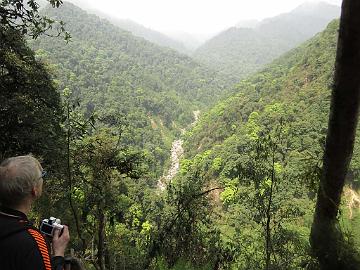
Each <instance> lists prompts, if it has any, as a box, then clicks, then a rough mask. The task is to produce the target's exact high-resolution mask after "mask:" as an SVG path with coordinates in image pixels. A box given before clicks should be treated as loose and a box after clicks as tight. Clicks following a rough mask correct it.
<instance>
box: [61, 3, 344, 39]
mask: <svg viewBox="0 0 360 270" xmlns="http://www.w3.org/2000/svg"><path fill="white" fill-rule="evenodd" d="M68 1H70V2H75V3H76V2H77V3H79V2H83V3H85V2H86V5H88V7H89V8H92V9H98V10H100V11H102V12H104V13H107V14H109V15H111V16H114V17H118V18H124V19H131V20H133V21H135V22H138V23H140V24H142V25H144V26H146V27H149V28H151V29H154V30H158V31H161V32H178V31H179V32H188V33H197V34H199V33H203V34H209V33H214V32H218V31H221V30H223V29H225V28H228V27H230V26H233V25H235V24H236V23H237V22H239V21H241V20H248V19H263V18H266V17H272V16H275V15H278V14H280V13H284V12H288V11H290V10H292V9H294V8H295V7H297V6H298V5H300V4H302V3H304V2H305V0H86V1H85V0H68ZM313 1H314V0H310V1H309V2H313ZM325 2H329V3H332V4H336V5H340V4H341V0H325Z"/></svg>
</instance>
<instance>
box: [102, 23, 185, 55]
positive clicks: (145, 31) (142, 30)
mask: <svg viewBox="0 0 360 270" xmlns="http://www.w3.org/2000/svg"><path fill="white" fill-rule="evenodd" d="M108 20H109V21H110V22H111V23H113V24H114V25H116V26H119V27H120V28H122V29H124V30H127V31H129V32H131V33H132V34H133V35H134V36H137V37H142V38H144V39H146V40H148V41H150V42H153V43H155V44H157V45H160V46H164V47H169V48H172V49H174V50H176V51H178V52H180V53H185V54H189V53H190V51H189V50H188V49H187V48H186V47H185V45H184V44H183V43H181V42H180V41H177V40H174V39H172V38H170V37H168V36H166V35H164V34H162V33H160V32H157V31H155V30H152V29H150V28H147V27H145V26H143V25H141V24H138V23H136V22H134V21H132V20H128V19H123V20H122V19H116V18H111V17H109V18H108Z"/></svg>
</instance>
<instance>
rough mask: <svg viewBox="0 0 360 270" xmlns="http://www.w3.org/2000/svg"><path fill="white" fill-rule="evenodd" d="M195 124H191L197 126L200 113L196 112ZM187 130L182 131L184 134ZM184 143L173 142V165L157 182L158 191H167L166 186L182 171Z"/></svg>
mask: <svg viewBox="0 0 360 270" xmlns="http://www.w3.org/2000/svg"><path fill="white" fill-rule="evenodd" d="M193 114H194V122H193V123H192V124H191V126H193V125H195V124H196V122H197V120H198V119H199V115H200V111H194V112H193ZM184 132H185V130H183V131H182V133H184ZM182 144H183V141H182V140H180V139H178V140H175V141H173V143H172V146H171V156H170V160H171V164H170V168H169V170H168V171H167V173H166V174H165V175H163V176H162V177H160V179H159V180H158V182H157V187H158V189H160V190H161V191H162V190H165V189H166V186H167V185H168V184H169V183H170V182H171V180H172V179H173V178H174V177H175V175H176V174H177V173H178V171H179V169H180V158H181V156H182V155H183V153H184V148H183V147H182Z"/></svg>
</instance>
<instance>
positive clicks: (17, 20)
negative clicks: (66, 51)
mask: <svg viewBox="0 0 360 270" xmlns="http://www.w3.org/2000/svg"><path fill="white" fill-rule="evenodd" d="M47 2H49V3H50V4H51V6H52V7H54V8H55V7H56V8H58V7H59V6H60V5H61V4H62V0H47ZM39 8H40V6H39V4H38V3H37V1H34V0H28V1H27V2H26V3H24V0H3V1H1V2H0V24H1V25H2V26H3V27H4V28H5V29H12V30H16V31H19V32H20V33H21V34H23V35H25V34H27V35H29V36H30V37H32V38H34V39H36V38H37V37H38V36H40V35H41V34H44V33H45V32H46V31H47V30H50V29H53V26H54V24H55V21H54V20H52V19H50V18H48V17H46V16H42V15H40V14H39ZM64 25H65V24H64V22H62V21H60V22H58V25H57V29H56V31H57V34H56V35H57V36H59V35H62V34H63V35H64V38H65V40H69V39H70V34H69V33H68V32H66V31H65V28H64Z"/></svg>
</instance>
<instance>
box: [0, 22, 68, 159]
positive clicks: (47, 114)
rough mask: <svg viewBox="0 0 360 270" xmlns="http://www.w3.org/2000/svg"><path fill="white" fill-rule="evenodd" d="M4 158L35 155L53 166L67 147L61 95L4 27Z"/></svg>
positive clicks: (0, 85)
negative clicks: (62, 126) (64, 135)
mask: <svg viewBox="0 0 360 270" xmlns="http://www.w3.org/2000/svg"><path fill="white" fill-rule="evenodd" d="M0 100H1V108H0V137H1V142H0V158H4V157H6V156H11V155H19V154H24V153H33V154H35V155H37V156H41V157H44V158H45V160H44V161H45V163H47V164H49V163H50V160H52V161H51V163H53V162H54V161H55V160H60V159H57V158H59V155H60V154H61V149H62V145H63V141H62V139H63V137H62V135H63V134H62V129H61V127H60V122H61V119H62V110H61V105H60V95H59V94H58V93H57V91H56V86H55V84H54V82H53V81H52V79H51V77H50V75H49V73H48V72H47V70H46V68H45V67H44V65H43V64H42V63H40V62H39V61H37V60H36V58H35V55H34V53H33V52H32V51H31V50H30V49H29V48H28V47H27V46H26V45H25V41H24V39H23V38H22V37H21V35H19V33H18V32H17V31H15V30H11V29H7V30H6V29H5V28H4V27H3V26H2V25H0Z"/></svg>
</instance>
